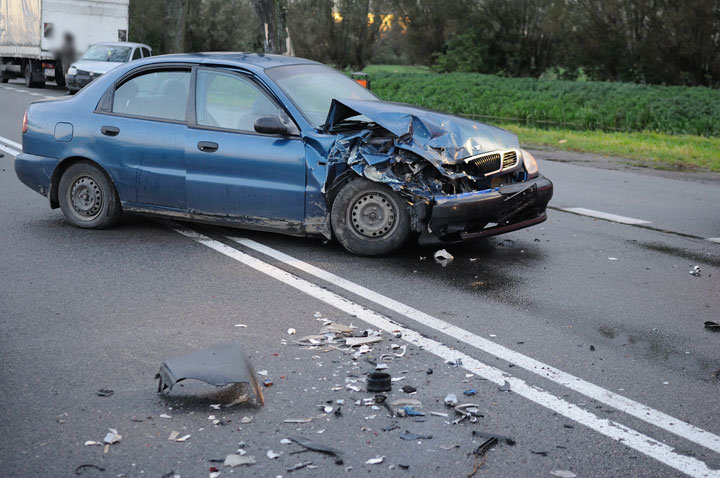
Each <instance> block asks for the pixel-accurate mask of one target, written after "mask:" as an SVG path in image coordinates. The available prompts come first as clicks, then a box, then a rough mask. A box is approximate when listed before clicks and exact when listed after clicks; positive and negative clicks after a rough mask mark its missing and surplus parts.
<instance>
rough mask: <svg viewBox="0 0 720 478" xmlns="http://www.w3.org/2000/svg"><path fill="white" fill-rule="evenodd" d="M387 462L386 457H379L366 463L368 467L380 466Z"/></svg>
mask: <svg viewBox="0 0 720 478" xmlns="http://www.w3.org/2000/svg"><path fill="white" fill-rule="evenodd" d="M384 460H385V457H384V456H379V457H377V458H370V459H369V460H368V461H366V462H365V464H366V465H379V464H380V463H382V462H383V461H384Z"/></svg>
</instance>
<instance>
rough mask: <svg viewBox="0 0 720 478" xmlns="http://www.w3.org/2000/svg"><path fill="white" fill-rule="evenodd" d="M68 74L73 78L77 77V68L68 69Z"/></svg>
mask: <svg viewBox="0 0 720 478" xmlns="http://www.w3.org/2000/svg"><path fill="white" fill-rule="evenodd" d="M67 74H68V75H72V76H75V75H77V68H75V67H74V66H71V67H70V68H68V72H67Z"/></svg>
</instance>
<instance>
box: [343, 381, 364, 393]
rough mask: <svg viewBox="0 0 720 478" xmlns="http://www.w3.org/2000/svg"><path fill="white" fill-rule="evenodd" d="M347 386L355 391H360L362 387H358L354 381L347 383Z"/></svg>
mask: <svg viewBox="0 0 720 478" xmlns="http://www.w3.org/2000/svg"><path fill="white" fill-rule="evenodd" d="M345 388H347V389H348V390H352V391H353V392H359V391H360V388H358V387H357V386H356V385H353V384H352V383H348V384H347V385H345Z"/></svg>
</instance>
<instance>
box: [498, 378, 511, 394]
mask: <svg viewBox="0 0 720 478" xmlns="http://www.w3.org/2000/svg"><path fill="white" fill-rule="evenodd" d="M498 390H499V391H501V392H511V391H512V388H510V382H508V381H507V380H505V383H503V384H502V386H501V387H498Z"/></svg>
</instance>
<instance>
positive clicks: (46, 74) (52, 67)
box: [0, 0, 130, 88]
mask: <svg viewBox="0 0 720 478" xmlns="http://www.w3.org/2000/svg"><path fill="white" fill-rule="evenodd" d="M129 1H130V0H0V82H2V83H6V82H7V81H8V80H9V79H10V78H24V79H25V85H26V86H27V87H29V88H31V87H39V88H42V87H43V86H45V81H48V80H50V81H55V82H56V83H57V84H58V86H65V76H64V74H63V65H62V62H63V60H64V61H65V62H66V63H68V61H71V60H72V58H73V57H74V56H75V55H76V54H77V53H78V52H84V51H85V50H86V49H87V48H88V47H89V46H90V45H91V44H93V43H97V42H110V41H127V40H128V38H127V36H128V35H127V34H128V4H129ZM68 66H70V65H69V64H67V65H65V70H66V69H67V67H68Z"/></svg>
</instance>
